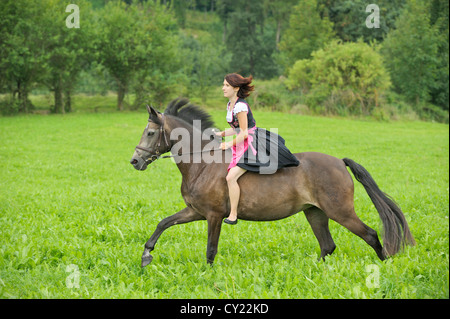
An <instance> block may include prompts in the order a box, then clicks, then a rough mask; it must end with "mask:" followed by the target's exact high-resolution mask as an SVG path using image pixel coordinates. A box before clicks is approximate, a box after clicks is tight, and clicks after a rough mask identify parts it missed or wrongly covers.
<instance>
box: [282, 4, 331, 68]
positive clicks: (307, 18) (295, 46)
mask: <svg viewBox="0 0 450 319" xmlns="http://www.w3.org/2000/svg"><path fill="white" fill-rule="evenodd" d="M333 37H334V33H333V24H332V23H331V22H330V21H329V20H328V18H327V17H324V18H321V17H320V15H319V12H318V10H317V0H305V1H301V2H300V3H299V4H298V5H296V6H295V7H294V8H293V9H292V13H291V16H290V19H289V28H288V29H287V30H286V31H285V33H284V35H283V36H282V38H281V41H280V44H279V49H280V51H281V59H280V63H281V64H282V65H283V67H285V68H289V67H291V66H292V65H293V64H294V63H295V62H296V61H297V60H300V59H309V58H310V57H311V53H312V52H313V51H316V50H318V49H320V48H323V47H324V45H325V44H327V43H328V42H329V41H330V40H331V39H332V38H333Z"/></svg>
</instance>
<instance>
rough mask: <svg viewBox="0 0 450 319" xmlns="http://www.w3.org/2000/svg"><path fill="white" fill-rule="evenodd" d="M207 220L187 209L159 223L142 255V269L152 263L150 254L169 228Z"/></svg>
mask: <svg viewBox="0 0 450 319" xmlns="http://www.w3.org/2000/svg"><path fill="white" fill-rule="evenodd" d="M201 219H205V218H204V217H203V216H201V215H199V214H197V213H196V212H195V211H194V210H193V209H191V208H189V207H186V208H185V209H183V210H181V211H179V212H178V213H176V214H174V215H172V216H169V217H167V218H164V219H163V220H162V221H160V222H159V224H158V226H156V230H155V232H154V233H153V234H152V236H151V237H150V239H149V240H148V241H147V242H146V243H145V249H144V253H143V254H142V263H141V267H145V266H147V265H148V264H150V263H151V262H152V259H153V257H152V255H150V252H151V251H152V250H153V249H154V248H155V244H156V242H157V241H158V238H159V236H161V234H162V233H163V231H165V230H166V229H167V228H169V227H171V226H173V225H177V224H185V223H189V222H192V221H195V220H201Z"/></svg>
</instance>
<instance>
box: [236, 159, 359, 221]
mask: <svg viewBox="0 0 450 319" xmlns="http://www.w3.org/2000/svg"><path fill="white" fill-rule="evenodd" d="M294 156H295V157H297V158H298V160H299V161H300V164H299V165H298V166H295V167H285V168H282V169H279V170H278V171H277V172H276V173H274V174H266V175H265V174H257V173H250V172H247V173H246V174H244V175H243V176H242V177H241V178H240V179H239V184H240V186H241V198H240V202H239V206H238V207H239V212H238V216H239V218H240V219H248V220H276V219H282V218H286V217H289V216H291V215H293V214H296V213H298V212H299V211H302V210H304V209H307V208H309V207H311V206H316V207H321V206H322V205H321V202H322V201H324V200H325V198H328V196H331V197H332V198H337V197H339V196H340V193H341V192H347V193H348V190H349V189H351V191H352V192H351V193H352V194H351V196H353V181H352V179H351V177H350V174H349V173H348V171H347V169H346V166H345V163H344V162H343V161H342V160H341V159H339V158H336V157H334V156H331V155H327V154H323V153H317V152H304V153H296V154H294ZM321 194H326V197H324V196H322V195H321Z"/></svg>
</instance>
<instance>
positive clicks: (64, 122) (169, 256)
mask: <svg viewBox="0 0 450 319" xmlns="http://www.w3.org/2000/svg"><path fill="white" fill-rule="evenodd" d="M254 113H255V118H256V119H257V122H258V123H257V124H258V126H260V127H264V128H268V129H270V128H278V132H279V134H280V135H282V136H283V137H284V138H285V139H286V143H287V146H288V147H289V148H290V149H291V150H292V151H293V152H300V151H319V152H324V153H328V154H330V155H333V156H336V157H340V158H343V157H349V158H352V159H353V160H355V161H356V162H358V163H360V164H361V165H363V166H364V167H365V168H366V169H367V170H368V171H369V172H370V173H371V174H372V176H373V177H374V179H375V180H376V181H377V183H378V185H379V186H380V188H381V189H382V190H383V191H385V192H386V193H388V194H389V195H391V196H392V197H393V198H394V199H395V200H396V202H397V203H398V204H399V206H400V207H401V208H402V209H403V211H404V213H405V216H406V219H407V220H408V222H409V225H410V228H411V231H412V233H413V235H414V237H415V239H416V241H417V246H415V247H407V248H406V249H405V251H403V252H402V253H400V254H398V255H396V256H394V257H392V258H390V259H388V260H387V261H384V262H381V261H380V260H379V259H378V258H377V256H376V254H375V253H374V251H373V250H372V249H371V248H370V247H369V246H368V245H367V244H366V243H365V242H363V240H362V239H360V238H358V237H356V236H355V235H353V234H351V233H350V232H349V231H348V230H346V229H345V228H343V227H342V226H340V225H338V224H336V223H334V222H332V221H330V230H331V234H332V236H333V238H334V241H335V243H336V245H337V248H336V250H335V252H334V253H333V255H332V256H329V257H328V258H327V259H326V261H325V262H323V261H318V256H319V254H320V250H319V245H318V242H317V240H316V238H315V237H314V235H313V233H312V230H311V228H310V226H309V224H308V222H307V221H306V219H305V217H304V215H303V213H299V214H297V215H294V216H292V217H290V218H288V219H284V220H280V221H276V222H267V223H263V222H246V221H240V222H239V224H238V225H236V226H227V225H224V226H223V227H222V233H221V238H220V242H219V251H218V254H217V256H216V259H215V264H214V266H213V267H210V266H209V265H207V264H206V256H205V254H206V238H207V225H206V222H204V221H199V222H193V223H190V224H185V225H177V226H174V227H172V228H170V229H168V230H167V231H166V232H164V234H163V235H162V236H161V238H160V240H159V241H158V244H157V245H156V247H155V250H154V251H153V253H152V255H153V257H154V259H153V262H152V263H151V264H150V265H149V266H147V267H146V268H144V269H142V268H141V267H140V258H141V254H142V251H143V248H144V243H145V242H146V241H147V240H148V238H149V237H150V235H151V234H152V233H153V231H154V230H155V228H156V225H157V224H158V222H159V221H160V220H161V219H163V218H164V217H167V216H169V215H171V214H173V213H174V212H177V211H179V210H180V209H182V208H183V207H184V202H183V200H182V198H181V194H180V191H179V188H180V185H181V175H180V173H179V171H178V169H177V167H176V165H175V164H174V163H173V162H172V161H171V160H169V159H161V160H159V161H157V162H155V163H153V164H152V165H151V166H150V167H149V168H148V169H147V170H146V171H144V172H139V171H136V170H134V169H133V168H132V166H131V165H130V164H129V160H130V158H131V156H132V154H133V151H134V147H135V145H137V143H138V142H139V139H140V136H141V134H142V131H143V129H144V127H145V125H146V123H147V115H146V114H145V113H138V112H136V113H131V112H125V113H115V112H110V113H74V114H67V115H46V116H45V115H44V116H43V115H26V116H17V117H7V118H5V117H3V118H0V298H182V299H184V298H213V299H216V298H220V299H222V298H242V299H246V298H289V299H303V298H333V299H334V298H337V299H340V298H388V299H390V298H394V299H398V298H439V299H442V298H449V219H448V218H449V208H448V207H449V186H448V185H449V153H448V152H449V135H448V134H449V127H448V125H444V124H437V123H425V122H418V121H411V122H406V121H393V122H376V121H373V120H364V119H353V120H351V119H342V118H323V117H312V116H302V115H299V114H286V113H277V112H263V111H255V112H254ZM211 114H212V115H213V117H214V119H215V121H216V124H217V126H218V128H221V129H223V128H224V127H225V125H226V122H225V118H224V117H225V114H224V112H221V111H211ZM355 206H356V211H357V214H358V216H359V217H360V218H361V219H362V220H363V221H364V222H365V223H366V224H368V225H369V226H370V227H372V228H374V229H376V230H377V231H378V233H379V236H380V238H381V222H380V219H379V216H378V213H377V212H376V210H375V208H374V206H373V205H372V202H371V201H370V199H369V197H368V196H367V194H366V192H365V190H364V188H363V187H362V186H361V185H360V184H359V183H357V182H355Z"/></svg>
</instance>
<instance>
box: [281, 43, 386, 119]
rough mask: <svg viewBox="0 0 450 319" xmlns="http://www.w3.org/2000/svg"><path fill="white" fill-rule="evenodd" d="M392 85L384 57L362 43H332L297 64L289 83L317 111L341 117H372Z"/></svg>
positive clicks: (291, 73)
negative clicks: (352, 115)
mask: <svg viewBox="0 0 450 319" xmlns="http://www.w3.org/2000/svg"><path fill="white" fill-rule="evenodd" d="M390 84H391V82H390V78H389V74H388V72H387V71H386V69H385V67H384V65H383V62H382V58H381V55H380V54H379V53H378V52H377V51H376V49H375V48H374V47H372V46H370V45H368V44H365V43H363V42H362V41H359V42H357V43H345V44H342V43H340V42H337V41H334V42H332V43H331V44H330V45H328V46H327V47H326V48H324V49H321V50H318V51H315V52H313V53H312V59H310V60H308V59H304V60H299V61H297V62H296V63H295V64H294V66H293V67H292V68H291V69H290V70H289V76H288V79H287V80H286V85H287V87H288V88H289V89H290V90H300V91H301V92H302V93H303V94H304V96H305V103H306V104H307V105H308V106H309V107H310V108H311V109H312V110H314V111H315V112H317V113H331V114H339V115H348V114H357V115H362V114H371V113H372V111H373V110H374V109H375V108H376V107H378V106H379V104H380V99H382V98H383V94H384V93H385V91H386V90H387V89H388V88H389V87H390Z"/></svg>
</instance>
